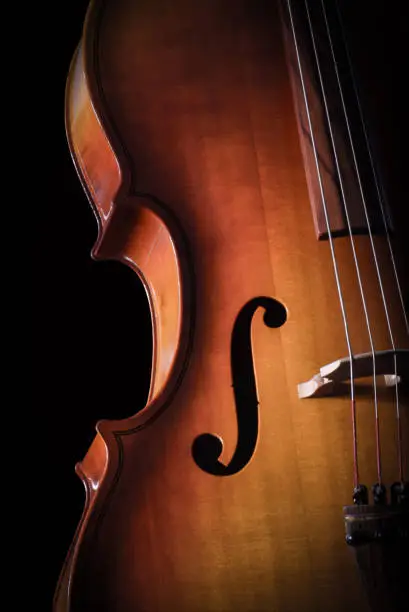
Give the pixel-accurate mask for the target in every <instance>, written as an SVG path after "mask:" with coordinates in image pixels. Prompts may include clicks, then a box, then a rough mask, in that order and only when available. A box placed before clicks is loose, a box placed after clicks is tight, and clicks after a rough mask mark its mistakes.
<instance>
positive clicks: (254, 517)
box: [57, 2, 405, 612]
mask: <svg viewBox="0 0 409 612" xmlns="http://www.w3.org/2000/svg"><path fill="white" fill-rule="evenodd" d="M160 9H161V11H160V19H158V16H157V15H156V13H155V11H156V10H158V9H155V5H151V4H139V3H116V4H115V6H114V5H112V6H110V5H109V3H106V4H100V3H95V4H94V5H93V12H92V11H91V13H90V17H89V22H88V26H87V27H88V29H87V30H86V33H88V38H87V35H86V36H85V37H84V43H83V52H84V53H85V62H84V63H82V60H81V54H79V55H78V56H77V59H76V61H75V63H74V72H73V73H72V75H71V82H70V83H71V85H70V86H69V88H68V98H67V99H68V104H67V125H68V135H69V140H70V145H71V149H72V150H73V153H74V158H75V162H76V165H77V168H78V170H79V172H80V174H81V177H82V180H83V183H84V185H85V187H86V189H87V191H88V193H89V196H90V198H91V201H92V204H93V207H94V210H95V212H96V214H97V216H98V219H99V224H100V233H99V237H98V241H97V244H96V246H95V248H94V255H95V256H96V257H100V258H102V259H106V258H113V259H118V260H120V261H123V262H125V263H127V264H128V265H130V266H131V267H132V268H133V269H135V270H137V272H138V274H140V276H141V277H142V279H143V282H144V285H145V287H146V291H147V294H148V297H149V301H150V306H151V310H152V314H153V316H154V325H153V327H154V362H153V377H152V386H151V393H150V401H149V403H148V406H147V407H146V409H145V410H144V411H142V412H141V413H140V414H138V415H137V416H134V415H132V414H130V415H129V419H127V420H125V421H116V422H114V421H105V422H104V423H101V424H100V425H99V433H98V435H97V438H96V440H95V442H94V444H93V446H92V447H91V449H90V451H89V453H88V454H87V456H86V458H85V459H84V461H83V462H82V463H81V464H80V465H79V466H78V472H79V473H80V475H81V476H82V477H83V479H84V482H85V484H86V487H87V490H88V496H89V499H88V505H87V508H86V512H85V515H84V521H83V523H82V525H81V528H80V532H79V535H78V538H77V540H76V542H77V545H76V547H75V548H74V549H73V552H72V556H71V558H69V560H68V564H67V566H66V568H65V572H66V573H65V575H64V576H63V578H62V582H61V583H60V590H59V595H58V596H57V605H59V606H60V607H61V606H64V605H65V606H66V609H70V607H71V608H72V609H81V607H80V606H81V605H85V604H83V603H81V602H84V601H85V602H86V604H87V605H88V608H89V609H92V606H94V607H95V606H97V607H98V609H106V610H111V609H112V610H116V609H118V610H119V611H121V612H122V611H128V610H131V609H135V606H137V607H136V609H141V610H142V609H158V610H165V609H167V607H169V602H171V604H172V605H174V606H176V607H177V609H180V610H189V609H199V606H204V607H203V610H221V609H223V610H227V609H229V610H230V609H243V610H247V609H254V610H256V609H257V610H258V609H274V606H275V607H276V608H277V609H280V610H285V609H288V610H300V612H301V610H303V609H305V610H320V609H322V610H324V609H326V608H327V607H328V604H329V601H331V605H335V606H336V605H338V603H335V604H334V603H333V602H334V598H335V601H336V602H338V601H339V610H343V609H345V606H346V605H352V604H354V605H355V604H356V603H357V602H358V601H359V602H360V605H362V606H363V605H364V604H363V603H362V602H363V596H362V594H361V593H360V589H359V586H358V583H359V581H358V576H357V575H356V573H354V569H353V567H352V565H351V564H350V559H349V556H348V552H347V551H346V550H345V547H344V544H343V541H342V540H343V535H342V532H343V524H342V520H340V517H339V513H338V511H339V509H340V508H342V505H343V504H345V503H348V501H349V499H350V489H351V467H352V466H351V464H352V460H351V438H350V433H351V432H350V422H349V412H348V409H347V406H348V398H345V397H342V396H339V397H338V396H335V397H331V399H330V404H329V407H328V408H327V407H323V404H322V402H319V401H317V400H314V399H312V400H311V401H310V402H309V403H308V406H307V405H306V406H305V407H304V406H303V405H301V404H300V401H299V399H298V397H297V385H298V384H299V383H300V382H301V381H303V380H306V379H307V378H308V377H309V376H312V375H313V374H314V373H315V371H316V370H317V369H319V368H320V367H321V366H322V365H324V364H327V363H330V362H332V361H334V359H337V358H340V357H344V356H345V352H346V349H345V336H344V330H343V327H342V320H341V315H340V311H339V309H338V308H337V304H338V301H337V300H338V296H337V291H336V287H335V285H334V280H333V269H332V262H331V259H330V258H329V257H328V243H326V242H325V241H317V239H316V235H315V232H314V227H313V219H312V214H311V207H310V202H309V198H308V190H307V184H306V178H305V169H304V166H303V161H302V156H301V151H300V146H299V139H298V132H297V125H296V121H295V113H294V110H293V106H292V94H291V89H290V81H289V77H288V67H287V64H286V60H285V54H284V49H283V44H282V38H281V24H280V21H279V13H278V11H277V7H276V6H275V5H273V4H271V3H268V4H261V5H258V6H257V7H254V5H250V4H249V3H245V2H244V3H237V4H234V7H233V8H232V6H231V4H230V3H225V4H223V3H211V6H210V8H209V6H206V7H204V6H193V5H192V4H190V3H184V4H183V7H181V8H180V10H179V11H177V12H176V11H174V10H171V9H170V8H169V6H168V5H167V4H166V3H164V4H163V3H161V4H160ZM182 9H183V10H182ZM259 9H262V10H259ZM159 25H160V27H159ZM87 62H88V63H87ZM164 67H166V68H164ZM75 70H76V71H78V80H79V81H80V80H81V78H83V75H85V77H86V78H85V80H84V84H85V85H84V89H83V90H82V92H83V94H84V97H83V98H81V95H78V91H79V90H80V89H81V87H80V85H79V86H78V87H79V89H78V88H77V85H76V83H77V81H76V80H75V79H76V77H75ZM73 75H74V76H73ZM70 96H72V100H71V99H70ZM84 126H85V127H86V129H85V128H84ZM101 128H102V129H101ZM91 134H92V136H93V137H92V138H90V135H91ZM170 152H172V154H170ZM199 186H200V187H199ZM355 243H356V249H357V252H358V255H359V261H360V266H361V272H362V277H363V278H365V281H366V285H365V291H366V295H367V304H366V305H367V308H368V309H369V313H370V317H371V319H372V320H376V322H377V324H376V329H375V330H374V336H375V342H376V344H377V346H378V347H379V350H381V349H382V350H386V349H387V348H388V346H389V344H388V343H389V336H388V326H387V323H386V321H385V317H384V314H383V310H382V304H381V303H380V301H379V292H378V286H377V277H376V271H374V266H373V262H372V260H371V252H370V251H369V250H368V238H367V236H359V237H356V239H355ZM376 244H377V253H378V256H379V258H380V261H381V262H382V263H384V262H387V260H388V250H387V245H385V241H384V238H383V237H380V238H379V239H378V238H377V239H376ZM336 249H337V262H338V263H339V266H340V268H341V270H342V273H343V283H344V285H345V286H346V288H347V308H349V312H350V313H352V314H350V316H349V325H350V333H351V337H353V339H354V350H355V351H356V352H358V353H364V352H366V351H367V348H368V338H367V334H366V332H365V328H364V326H363V323H364V316H363V312H362V300H361V296H360V292H359V288H358V287H357V285H356V280H355V275H354V273H353V270H354V268H353V259H352V255H351V249H350V244H349V242H348V240H347V239H346V238H345V237H344V238H337V241H336ZM385 287H386V289H387V291H388V299H389V300H390V305H391V306H390V307H391V310H392V311H393V312H394V313H396V314H394V317H393V325H394V328H395V329H396V331H395V334H396V337H397V338H399V341H400V342H401V346H402V348H404V347H405V330H404V322H403V321H402V315H401V313H400V311H399V299H398V296H397V295H396V291H395V288H394V284H393V278H392V277H391V276H389V275H388V276H387V277H386V278H385ZM264 297H267V299H268V300H272V299H274V300H277V301H278V302H279V303H281V304H282V305H283V306H284V308H285V312H286V317H285V318H286V321H285V322H284V320H282V319H280V316H281V315H277V313H276V315H277V316H278V318H279V319H280V320H279V321H275V323H276V324H275V327H276V328H278V327H279V328H280V329H279V330H278V329H269V328H268V327H266V325H265V323H264V322H263V317H262V315H263V306H262V304H261V302H260V304H259V303H258V302H254V300H257V299H259V298H264ZM252 304H254V312H253V311H251V307H250V306H251V305H252ZM268 304H269V303H267V306H268ZM246 305H250V306H249V309H250V310H249V312H251V314H252V316H251V317H250V318H248V319H246V317H245V316H244V314H243V317H242V319H240V321H241V320H242V321H243V329H241V328H240V329H239V332H238V334H237V335H234V331H235V330H236V327H235V322H237V320H238V317H239V315H240V314H241V313H245V311H244V310H243V309H244V308H245V307H246ZM256 306H260V308H258V309H257V308H256ZM264 307H266V306H264ZM278 310H280V309H279V308H278ZM282 318H283V317H282ZM250 324H251V325H250ZM246 326H247V327H246ZM250 327H251V329H250ZM250 332H251V334H250V335H251V351H252V359H253V364H252V365H253V366H254V376H255V392H256V402H255V403H256V404H257V403H258V404H259V409H257V408H256V410H259V417H258V418H259V430H258V433H257V444H255V445H254V448H253V447H251V449H250V451H249V450H248V448H247V447H249V446H251V444H250V442H249V441H248V440H246V431H247V429H246V427H247V424H248V423H249V422H250V421H248V420H246V418H247V417H245V418H244V420H243V419H242V418H239V416H240V415H239V411H238V410H237V407H238V405H239V404H240V401H239V399H237V397H235V396H234V390H235V389H236V388H237V385H238V381H237V377H236V378H235V371H234V369H235V368H237V367H238V366H235V365H234V355H233V356H232V342H233V340H232V338H233V337H234V338H235V339H236V338H238V340H237V342H236V340H235V341H234V342H235V344H234V346H238V348H239V351H238V354H239V355H242V356H243V359H245V358H246V356H247V355H248V350H247V349H248V346H249V343H248V337H247V336H248V333H250ZM237 343H238V344H237ZM235 355H237V352H235ZM232 369H233V371H232ZM246 373H247V372H246ZM249 378H250V379H251V373H250V374H249ZM232 382H233V385H234V387H233V390H232V387H231V385H232ZM250 382H251V381H250ZM246 392H249V394H250V396H251V397H250V400H249V402H248V406H251V410H252V411H254V410H255V409H254V402H253V399H254V397H253V396H254V389H253V387H251V385H250V383H249V384H248V386H247V387H246V385H245V389H244V394H245V393H246ZM382 393H383V396H385V398H384V402H385V403H384V404H383V405H384V406H385V408H384V410H385V411H388V412H387V415H386V418H385V419H384V420H383V426H382V427H383V430H382V434H383V439H385V442H384V443H383V449H384V450H383V456H384V457H385V460H384V477H385V481H387V482H390V481H392V480H393V479H394V478H395V472H396V461H394V458H395V455H396V445H395V439H394V434H393V431H394V421H393V419H392V418H391V417H390V415H391V413H392V410H391V409H390V408H391V402H392V399H391V398H390V396H388V395H387V394H386V393H384V392H382ZM362 394H363V396H364V397H363V399H362V409H361V412H360V419H361V421H360V425H359V426H360V431H361V433H366V432H367V431H369V429H370V427H372V425H371V423H372V417H373V413H372V401H371V399H370V397H369V395H370V393H369V392H368V397H367V396H366V391H365V389H364V391H363V392H362ZM383 396H382V397H383ZM244 403H245V405H247V404H246V402H244ZM244 413H245V414H246V409H244ZM257 414H258V413H257ZM251 422H252V421H251ZM243 431H244V434H243ZM206 432H214V433H216V434H217V435H218V436H220V437H221V438H222V439H223V453H222V455H221V457H220V462H221V463H222V464H223V465H225V466H229V465H230V466H231V465H232V464H233V463H234V461H233V459H235V460H236V459H237V452H238V451H237V448H238V446H240V445H241V446H243V447H246V449H247V450H246V452H247V454H250V456H249V457H247V455H246V452H245V450H243V452H242V453H241V455H240V457H239V459H240V460H237V461H236V463H235V464H234V465H238V466H239V468H237V469H236V468H235V470H233V472H232V473H230V475H226V477H225V478H220V476H219V477H217V476H216V475H214V473H213V472H214V470H215V469H216V468H215V465H214V458H213V463H212V457H211V454H212V452H213V451H211V450H209V449H208V448H207V450H206V448H205V454H206V453H208V455H209V456H210V459H209V456H208V457H207V460H208V463H206V462H203V461H204V460H203V461H202V464H201V465H200V460H196V461H195V460H194V459H195V456H194V453H193V455H192V445H193V444H194V441H195V440H196V439H198V438H200V436H201V435H203V434H204V433H206ZM361 438H362V446H360V449H361V453H362V457H361V459H362V464H363V465H362V469H361V476H362V479H363V480H365V481H367V482H368V483H372V482H375V481H376V466H375V465H374V462H373V461H372V460H371V457H372V456H373V452H374V441H373V437H372V436H368V437H367V436H361ZM246 445H247V446H246ZM244 458H246V461H245V464H244V465H242V464H243V462H244ZM389 458H390V459H389ZM196 459H197V457H196ZM240 461H241V463H240ZM237 462H238V463H237ZM244 468H245V469H244ZM212 470H213V472H212ZM322 483H325V487H324V489H325V490H323V485H322ZM108 499H109V504H108V501H107V500H108ZM337 509H338V511H337ZM102 517H103V518H102ZM149 517H152V518H149ZM147 524H148V525H149V529H148V530H146V525H147ZM323 526H325V527H323ZM96 532H98V534H99V535H98V544H96V541H97V540H95V538H96V535H95V533H96ZM113 542H115V545H114V544H113ZM341 542H342V544H341ZM338 543H339V544H338ZM338 546H339V548H338ZM243 550H245V551H246V554H245V555H244V556H243V554H242V551H243ZM161 551H163V554H161ZM135 559H136V560H138V559H143V560H144V562H143V563H142V564H140V563H135ZM74 567H75V568H76V569H73V568H74ZM267 567H268V568H273V570H272V573H273V576H274V577H273V578H272V577H271V572H270V570H269V571H268V572H267ZM115 568H116V570H117V572H116V573H115V580H110V579H109V577H110V576H112V575H113V570H114V569H115ZM267 574H268V578H267ZM341 574H342V575H344V576H345V581H340V580H339V575H341ZM74 575H75V578H74V580H73V581H72V584H73V585H74V586H73V587H72V590H71V591H70V590H69V589H68V588H67V584H68V580H72V577H73V576H74ZM97 575H98V576H99V578H98V579H97V578H96V576H97ZM101 576H102V577H103V579H102V580H101ZM101 583H102V585H103V586H102V587H101ZM158 583H160V584H161V585H163V586H162V588H161V589H160V590H158V589H155V588H152V585H155V584H158ZM294 584H297V586H298V590H297V592H296V591H295V590H294V589H293V588H291V587H293V585H294ZM144 585H147V586H146V588H144ZM149 585H150V586H149ZM346 585H347V586H348V589H347V593H346V589H345V587H346ZM61 593H64V595H62V594H61ZM119 594H121V596H120V597H119ZM205 595H206V596H207V597H206V604H204V603H203V602H204V598H205ZM58 597H59V599H58ZM114 601H115V602H116V603H115V604H114V603H113V602H114ZM239 602H240V603H239ZM138 606H139V608H138ZM192 606H193V607H192ZM206 606H207V607H206ZM238 606H239V607H238ZM240 606H241V608H240ZM303 606H304V607H303ZM61 609H64V607H61Z"/></svg>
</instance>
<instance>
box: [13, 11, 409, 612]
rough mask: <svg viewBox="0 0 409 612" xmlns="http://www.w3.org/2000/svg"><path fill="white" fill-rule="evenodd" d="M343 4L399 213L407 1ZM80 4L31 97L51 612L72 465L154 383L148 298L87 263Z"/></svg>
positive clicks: (35, 500)
mask: <svg viewBox="0 0 409 612" xmlns="http://www.w3.org/2000/svg"><path fill="white" fill-rule="evenodd" d="M255 1H256V0H255ZM350 4H352V5H355V7H354V9H350V34H351V37H352V39H353V40H355V44H356V49H357V50H358V51H359V55H360V68H359V70H360V74H361V79H362V87H363V94H364V99H363V101H364V104H365V107H366V109H367V113H368V117H369V121H370V125H371V126H372V128H373V130H374V135H375V136H376V144H377V153H378V156H379V160H380V162H381V165H382V166H383V168H384V179H385V184H386V188H387V193H388V195H389V198H390V199H391V200H393V201H394V202H395V203H396V202H400V203H401V204H402V206H401V208H400V210H401V211H403V212H404V210H405V207H406V206H407V202H408V195H409V193H408V186H407V182H406V179H407V175H408V172H409V170H408V166H407V161H408V155H407V143H408V128H407V122H408V118H407V109H408V96H407V94H406V92H405V85H406V84H405V81H406V80H407V77H408V65H407V54H408V52H407V41H408V19H407V9H406V12H405V13H403V12H402V11H403V7H405V5H406V4H407V3H406V2H404V1H402V2H397V3H395V2H394V3H391V2H385V1H383V0H382V1H380V0H379V1H377V2H374V1H369V0H368V1H366V0H365V1H364V0H362V1H360V2H353V3H350ZM87 5H88V2H87V0H76V1H75V2H70V3H69V5H67V7H66V8H65V10H61V11H56V10H54V11H53V12H51V13H50V14H48V15H47V16H45V18H44V20H43V21H42V22H41V23H40V21H41V20H38V25H37V33H38V35H37V40H38V41H39V43H40V44H39V46H38V47H37V48H41V52H40V53H37V57H38V60H37V66H38V67H39V68H40V69H41V70H40V71H41V77H40V78H39V80H38V82H37V83H36V84H35V85H34V92H35V96H36V98H37V100H38V101H39V102H40V104H39V106H40V107H41V108H40V111H39V112H40V114H39V118H38V127H39V136H37V138H38V141H37V142H38V146H37V148H36V149H35V153H34V154H35V155H37V156H38V158H39V160H37V161H40V165H41V176H39V177H38V184H39V185H40V187H38V189H36V192H35V194H34V196H33V198H34V202H35V206H34V213H35V214H34V215H33V229H34V231H33V232H32V235H33V236H34V249H33V251H32V253H31V270H32V281H33V282H32V288H33V289H32V300H31V320H32V351H31V361H30V369H31V374H32V381H33V383H32V398H31V402H30V417H31V418H32V420H33V422H34V425H33V428H32V437H33V440H34V452H33V454H30V456H27V459H26V462H25V464H26V466H27V467H28V473H29V474H30V477H29V480H30V481H31V482H30V484H32V485H33V486H32V490H33V493H32V494H31V495H30V497H29V498H28V500H27V501H26V512H27V515H28V516H29V517H30V516H34V515H35V516H37V515H38V519H37V518H36V519H35V521H34V520H33V521H32V522H31V521H29V529H30V530H33V531H34V532H35V540H36V544H35V548H34V550H33V551H31V553H30V561H29V562H30V564H33V565H34V566H36V567H35V570H36V571H35V575H36V580H35V591H34V595H33V597H32V599H33V604H34V605H33V607H35V608H36V609H41V610H50V609H51V600H52V596H53V591H54V588H55V584H56V581H57V578H58V574H59V571H60V569H61V566H62V563H63V561H64V557H65V555H66V552H67V550H68V547H69V545H70V542H71V540H72V536H73V534H74V530H75V528H76V526H77V524H78V521H79V518H80V515H81V512H82V508H83V501H84V494H83V488H82V484H81V482H80V480H79V479H78V478H77V476H76V475H75V473H74V465H75V463H76V462H77V461H79V460H81V458H82V457H83V456H84V454H85V453H86V451H87V449H88V447H89V445H90V443H91V441H92V439H93V436H94V426H95V423H96V422H97V420H99V419H101V418H117V417H123V416H126V415H129V414H132V413H134V412H135V411H136V410H138V409H139V408H141V407H142V406H143V404H144V399H145V397H146V393H147V389H148V382H149V360H150V351H151V346H150V342H151V340H150V320H149V313H148V307H147V302H146V298H145V295H144V291H143V289H142V286H141V284H140V282H139V280H138V279H137V278H136V276H135V274H134V273H132V272H131V271H130V270H129V269H127V268H126V267H125V266H121V265H120V264H116V263H112V262H98V263H96V262H94V261H92V259H91V257H90V251H91V248H92V245H93V243H94V241H95V238H96V230H97V225H96V221H95V219H94V215H93V212H92V210H91V208H90V205H89V203H88V201H87V199H86V197H85V195H84V193H83V191H82V188H81V185H80V183H79V180H78V177H77V175H76V172H75V170H74V166H73V164H72V161H71V158H70V153H69V150H68V146H67V143H66V138H65V128H64V89H65V81H66V77H67V73H68V69H69V64H70V61H71V58H72V56H73V53H74V50H75V47H76V45H77V43H78V41H79V39H80V36H81V30H82V23H83V19H84V15H85V11H86V8H87ZM389 5H390V6H389ZM391 8H392V10H391ZM402 215H403V216H402V219H404V218H405V215H404V214H403V213H402ZM125 338H126V343H125V342H124V339H125ZM125 346H126V347H128V348H125ZM129 347H132V350H131V349H130V348H129ZM38 558H40V559H41V561H37V559H38Z"/></svg>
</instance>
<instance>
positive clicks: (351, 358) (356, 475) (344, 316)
mask: <svg viewBox="0 0 409 612" xmlns="http://www.w3.org/2000/svg"><path fill="white" fill-rule="evenodd" d="M287 6H288V12H289V16H290V22H291V29H292V34H293V39H294V46H295V51H296V55H297V64H298V70H299V73H300V80H301V87H302V92H303V98H304V104H305V109H306V113H307V120H308V127H309V132H310V136H311V144H312V150H313V155H314V160H315V165H316V168H317V178H318V184H319V190H320V194H321V199H322V204H323V212H324V218H325V224H326V227H327V232H328V241H329V246H330V251H331V258H332V264H333V267H334V275H335V282H336V287H337V292H338V298H339V302H340V307H341V313H342V321H343V325H344V330H345V339H346V343H347V348H348V356H349V370H350V382H351V412H352V430H353V455H354V486H355V488H356V487H357V486H358V484H359V472H358V453H357V435H356V406H355V379H354V356H353V353H352V346H351V340H350V336H349V327H348V318H347V314H346V310H345V304H344V298H343V294H342V288H341V283H340V278H339V272H338V265H337V261H336V257H335V250H334V242H333V238H332V235H331V226H330V223H329V216H328V207H327V202H326V199H325V194H324V188H323V182H322V176H321V170H320V166H319V160H318V154H317V147H316V143H315V138H314V131H313V127H312V121H311V113H310V106H309V102H308V96H307V92H306V88H305V82H304V75H303V69H302V65H301V58H300V52H299V48H298V42H297V36H296V34H295V27H294V19H293V14H292V10H291V2H290V0H287Z"/></svg>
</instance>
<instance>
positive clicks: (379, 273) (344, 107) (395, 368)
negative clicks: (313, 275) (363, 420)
mask: <svg viewBox="0 0 409 612" xmlns="http://www.w3.org/2000/svg"><path fill="white" fill-rule="evenodd" d="M321 6H322V11H323V15H324V20H325V26H326V29H327V34H328V40H329V43H330V49H331V56H332V60H333V64H334V68H335V74H336V78H337V85H338V90H339V94H340V98H341V103H342V109H343V112H344V116H345V122H346V127H347V131H348V138H349V142H350V146H351V151H352V156H353V161H354V166H355V172H356V176H357V180H358V186H359V191H360V194H361V199H362V204H363V210H364V214H365V219H366V223H367V228H368V234H369V239H370V244H371V250H372V254H373V259H374V264H375V269H376V275H377V279H378V283H379V288H380V293H381V297H382V302H383V307H384V311H385V316H386V322H387V326H388V332H389V337H390V341H391V345H392V349H393V354H394V375H395V401H396V418H397V427H398V432H397V433H398V435H397V440H398V463H399V472H400V475H402V471H403V465H402V452H401V432H400V428H401V420H400V406H399V390H398V376H397V359H396V345H395V339H394V335H393V332H392V325H391V320H390V316H389V309H388V305H387V302H386V297H385V291H384V286H383V282H382V275H381V271H380V267H379V262H378V258H377V255H376V249H375V244H374V241H373V234H372V231H371V227H370V220H369V215H368V208H367V203H366V198H365V194H364V189H363V185H362V180H361V174H360V171H359V166H358V161H357V156H356V151H355V145H354V142H353V138H352V132H351V126H350V121H349V118H348V113H347V109H346V104H345V98H344V93H343V88H342V84H341V79H340V75H339V70H338V65H337V62H336V58H335V51H334V46H333V41H332V37H331V33H330V28H329V24H328V18H327V12H326V9H325V4H324V1H323V0H321ZM337 8H338V6H337ZM338 15H339V10H338ZM344 46H345V48H347V45H346V40H345V38H344ZM348 63H349V65H350V67H351V70H352V64H351V62H350V59H349V57H348ZM355 94H356V97H357V91H356V90H355ZM361 119H362V113H361ZM373 171H374V168H373ZM374 176H376V173H375V172H374ZM375 180H376V178H375ZM379 204H380V208H381V212H382V216H383V218H384V224H385V229H386V232H387V239H388V240H389V243H390V239H389V232H388V229H387V224H386V223H385V222H386V218H385V211H384V207H383V206H382V201H381V199H379ZM375 384H376V381H375ZM375 418H376V421H375V422H376V431H375V434H376V439H377V453H378V452H380V440H379V415H378V409H377V405H376V409H375ZM379 468H380V457H379V455H378V478H379V483H381V479H380V473H379Z"/></svg>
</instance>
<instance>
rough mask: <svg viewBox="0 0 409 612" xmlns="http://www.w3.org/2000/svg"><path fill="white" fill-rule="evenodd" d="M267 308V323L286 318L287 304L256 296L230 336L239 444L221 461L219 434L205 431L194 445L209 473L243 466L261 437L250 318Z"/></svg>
mask: <svg viewBox="0 0 409 612" xmlns="http://www.w3.org/2000/svg"><path fill="white" fill-rule="evenodd" d="M260 307H261V308H264V310H265V313H264V317H263V321H264V323H265V325H266V326H267V327H281V325H283V324H284V323H285V321H286V319H287V312H286V309H285V308H284V306H283V305H282V304H281V303H280V302H278V301H277V300H274V299H273V298H269V297H257V298H253V299H252V300H250V301H249V302H247V304H245V305H244V306H243V308H242V309H241V310H240V312H239V314H238V316H237V319H236V321H235V323H234V327H233V333H232V339H231V371H232V379H233V391H234V399H235V404H236V414H237V428H238V436H237V445H236V449H235V451H234V454H233V456H232V458H231V461H230V463H229V464H228V465H225V464H224V463H222V462H221V461H219V457H220V455H221V453H222V451H223V440H222V438H220V436H217V435H215V434H211V433H204V434H201V435H200V436H198V437H197V438H196V439H195V440H194V442H193V445H192V455H193V459H194V461H195V462H196V464H197V465H198V466H199V467H200V468H201V469H202V470H203V471H205V472H207V473H208V474H213V475H214V476H231V475H232V474H237V472H239V471H240V470H242V469H243V468H244V467H245V466H246V465H247V464H248V463H249V461H250V459H251V458H252V456H253V454H254V451H255V448H256V443H257V437H258V422H259V418H258V398H257V390H256V379H255V375H254V364H253V354H252V350H251V322H252V320H253V316H254V313H255V312H256V310H257V309H258V308H260Z"/></svg>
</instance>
